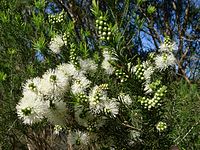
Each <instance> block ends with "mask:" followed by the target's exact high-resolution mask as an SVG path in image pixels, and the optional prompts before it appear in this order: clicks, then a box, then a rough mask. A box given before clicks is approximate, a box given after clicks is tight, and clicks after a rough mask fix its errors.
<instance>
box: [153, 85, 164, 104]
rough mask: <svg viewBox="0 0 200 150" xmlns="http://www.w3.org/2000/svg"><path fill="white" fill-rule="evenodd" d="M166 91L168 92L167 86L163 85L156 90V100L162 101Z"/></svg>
mask: <svg viewBox="0 0 200 150" xmlns="http://www.w3.org/2000/svg"><path fill="white" fill-rule="evenodd" d="M166 93H167V87H166V86H165V85H163V86H162V87H160V88H159V89H158V90H157V91H156V92H155V94H154V97H153V99H154V100H155V101H160V100H161V99H162V98H163V97H164V96H165V94H166Z"/></svg>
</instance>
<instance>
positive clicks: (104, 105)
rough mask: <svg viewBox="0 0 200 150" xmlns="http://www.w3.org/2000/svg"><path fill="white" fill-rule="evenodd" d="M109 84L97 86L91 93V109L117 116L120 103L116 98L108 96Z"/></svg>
mask: <svg viewBox="0 0 200 150" xmlns="http://www.w3.org/2000/svg"><path fill="white" fill-rule="evenodd" d="M107 86H108V85H107V84H102V85H100V86H97V85H96V86H95V87H94V88H93V89H92V91H91V92H90V94H89V104H90V109H91V110H92V112H93V113H94V114H99V113H101V112H104V113H106V114H110V115H111V116H113V117H115V116H116V115H117V114H118V111H119V110H118V105H119V103H118V102H117V100H116V99H115V98H109V97H108V96H107V92H106V90H107V88H108V87H107Z"/></svg>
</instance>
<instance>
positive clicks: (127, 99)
mask: <svg viewBox="0 0 200 150" xmlns="http://www.w3.org/2000/svg"><path fill="white" fill-rule="evenodd" d="M118 99H119V100H121V101H122V103H124V104H126V105H128V106H129V105H131V103H132V100H131V97H130V96H129V95H128V94H125V93H120V94H119V96H118Z"/></svg>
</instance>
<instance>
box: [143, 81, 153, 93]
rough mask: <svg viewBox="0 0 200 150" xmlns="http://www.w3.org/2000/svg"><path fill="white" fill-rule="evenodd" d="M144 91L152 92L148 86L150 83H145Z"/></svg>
mask: <svg viewBox="0 0 200 150" xmlns="http://www.w3.org/2000/svg"><path fill="white" fill-rule="evenodd" d="M144 91H145V93H146V94H149V93H152V92H153V90H152V89H151V87H150V83H145V87H144Z"/></svg>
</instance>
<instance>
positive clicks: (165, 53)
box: [155, 38, 176, 71]
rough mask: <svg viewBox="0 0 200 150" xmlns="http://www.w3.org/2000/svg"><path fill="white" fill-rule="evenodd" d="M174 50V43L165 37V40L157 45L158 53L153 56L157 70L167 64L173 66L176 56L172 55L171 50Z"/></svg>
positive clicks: (164, 67)
mask: <svg viewBox="0 0 200 150" xmlns="http://www.w3.org/2000/svg"><path fill="white" fill-rule="evenodd" d="M175 50H176V44H175V43H172V42H170V40H169V39H168V38H166V40H165V42H164V43H162V44H161V45H160V47H159V50H158V51H159V52H160V54H159V55H157V56H156V57H155V64H156V68H157V69H159V70H161V71H162V70H165V69H167V68H168V67H169V66H174V65H175V63H176V58H175V57H174V55H173V53H172V52H173V51H175Z"/></svg>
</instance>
